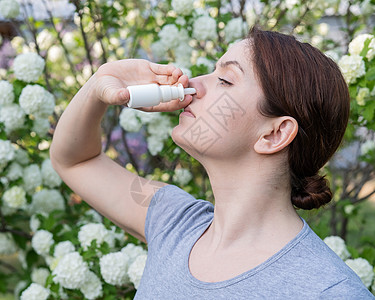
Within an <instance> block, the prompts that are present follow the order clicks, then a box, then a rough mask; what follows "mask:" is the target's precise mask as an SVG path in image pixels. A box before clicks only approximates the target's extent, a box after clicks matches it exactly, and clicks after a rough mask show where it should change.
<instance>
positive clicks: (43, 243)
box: [31, 229, 53, 255]
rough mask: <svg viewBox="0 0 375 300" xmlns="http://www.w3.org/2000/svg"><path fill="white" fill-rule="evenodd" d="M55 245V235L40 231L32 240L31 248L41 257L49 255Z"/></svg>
mask: <svg viewBox="0 0 375 300" xmlns="http://www.w3.org/2000/svg"><path fill="white" fill-rule="evenodd" d="M52 245H53V235H52V233H51V232H49V231H47V230H43V229H42V230H38V231H37V232H36V233H35V234H34V236H33V237H32V239H31V246H32V247H33V249H34V250H35V252H36V253H38V254H39V255H47V254H48V253H49V249H50V248H51V246H52Z"/></svg>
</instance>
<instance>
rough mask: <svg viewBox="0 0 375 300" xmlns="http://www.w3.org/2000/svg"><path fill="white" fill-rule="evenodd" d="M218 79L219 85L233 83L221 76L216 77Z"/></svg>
mask: <svg viewBox="0 0 375 300" xmlns="http://www.w3.org/2000/svg"><path fill="white" fill-rule="evenodd" d="M218 79H219V81H220V85H224V86H231V85H233V83H231V82H229V81H227V80H225V79H223V78H220V77H218Z"/></svg>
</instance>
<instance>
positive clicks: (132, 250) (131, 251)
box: [121, 243, 147, 264]
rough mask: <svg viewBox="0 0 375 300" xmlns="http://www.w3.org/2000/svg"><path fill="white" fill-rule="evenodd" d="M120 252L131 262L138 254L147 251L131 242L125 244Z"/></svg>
mask: <svg viewBox="0 0 375 300" xmlns="http://www.w3.org/2000/svg"><path fill="white" fill-rule="evenodd" d="M121 252H122V253H125V254H127V255H128V256H129V263H130V264H132V263H133V262H134V261H135V259H136V258H137V257H138V256H139V255H143V254H146V255H147V251H146V250H145V249H143V248H142V247H141V246H137V245H134V244H133V243H129V244H127V245H126V246H125V247H124V248H122V249H121Z"/></svg>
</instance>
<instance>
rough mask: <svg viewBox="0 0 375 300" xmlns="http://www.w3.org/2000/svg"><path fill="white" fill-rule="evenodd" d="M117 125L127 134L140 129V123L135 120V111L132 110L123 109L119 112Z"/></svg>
mask: <svg viewBox="0 0 375 300" xmlns="http://www.w3.org/2000/svg"><path fill="white" fill-rule="evenodd" d="M119 123H120V126H121V127H122V128H124V129H125V130H126V131H129V132H137V131H139V130H140V129H141V127H142V123H141V122H140V121H139V120H138V118H137V113H136V110H135V109H132V108H124V109H123V110H122V111H121V113H120V116H119Z"/></svg>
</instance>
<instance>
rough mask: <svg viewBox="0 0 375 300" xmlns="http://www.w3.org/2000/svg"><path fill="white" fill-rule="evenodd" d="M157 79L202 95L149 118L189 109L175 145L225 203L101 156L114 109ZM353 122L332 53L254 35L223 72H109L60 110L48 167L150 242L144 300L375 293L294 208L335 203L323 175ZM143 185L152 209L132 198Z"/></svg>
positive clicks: (132, 66) (120, 66) (122, 64)
mask: <svg viewBox="0 0 375 300" xmlns="http://www.w3.org/2000/svg"><path fill="white" fill-rule="evenodd" d="M150 82H156V83H158V84H176V83H182V84H183V85H184V86H185V87H187V86H190V87H194V88H195V89H196V91H197V93H196V94H195V95H193V97H192V96H186V97H185V99H184V101H183V102H179V101H178V100H176V101H172V102H169V103H162V104H159V105H158V106H155V107H151V108H141V110H144V111H173V110H178V109H181V108H185V110H187V111H190V113H191V114H190V113H183V114H181V115H180V119H179V124H178V125H177V126H176V127H175V128H174V129H173V131H172V138H173V140H174V141H175V143H176V144H178V145H179V146H180V147H182V148H183V149H184V150H185V151H186V152H188V153H189V154H191V155H192V156H193V157H195V158H196V159H197V160H198V161H200V162H201V163H202V165H203V166H204V167H205V169H206V170H207V173H208V176H209V179H210V182H211V186H212V190H213V194H214V199H215V206H213V205H212V204H211V203H210V202H208V201H204V200H202V199H195V198H194V197H192V196H191V195H190V194H188V193H187V192H185V191H183V190H182V189H180V188H179V187H177V186H175V185H167V184H165V183H162V182H157V181H151V182H148V181H147V180H145V179H143V178H140V177H138V176H136V175H135V174H133V173H131V172H129V171H127V170H125V169H124V168H122V167H121V166H119V165H118V164H116V163H115V162H113V161H112V160H111V159H109V158H108V157H106V155H105V154H103V152H102V151H101V134H100V121H101V118H102V117H103V115H104V113H105V110H106V108H107V106H108V105H112V104H115V105H126V103H127V102H128V101H129V92H128V90H127V89H126V87H127V86H128V85H134V84H146V83H150ZM348 116H349V95H348V90H347V86H346V84H345V81H344V79H343V77H342V75H341V73H340V71H339V69H338V67H337V65H336V64H335V63H334V62H333V61H332V60H331V59H329V58H327V57H326V56H324V55H323V54H322V53H321V52H320V51H318V50H317V49H315V48H313V47H312V46H310V45H309V44H302V43H300V42H298V41H296V40H295V39H294V38H293V37H290V36H286V35H283V34H280V33H276V32H267V31H261V30H258V29H252V30H251V32H250V33H249V36H248V37H247V38H246V39H244V40H242V41H241V42H238V43H236V44H235V45H234V46H232V47H231V48H230V49H229V51H228V52H226V53H225V54H224V55H223V56H222V57H221V58H220V60H219V61H218V62H217V64H216V69H215V71H214V72H213V73H211V74H207V75H204V76H200V77H196V78H193V79H191V80H189V79H188V78H187V77H186V75H182V72H181V70H180V69H177V68H175V67H173V66H166V65H157V64H154V63H151V62H148V61H145V60H122V61H117V62H112V63H109V64H105V65H103V66H101V67H100V68H99V70H98V71H97V72H96V73H95V74H94V75H93V76H92V77H91V78H90V80H89V81H88V82H87V83H86V84H85V85H84V86H83V87H82V89H81V90H80V91H79V92H78V93H77V95H76V96H75V97H74V98H73V100H72V101H71V103H70V104H69V106H68V107H67V109H66V110H65V112H64V113H63V115H62V117H61V119H60V121H59V124H58V126H57V128H56V131H55V135H54V140H53V143H52V146H51V160H52V162H53V166H54V168H55V169H56V170H57V172H58V173H59V174H60V175H61V177H62V178H63V180H64V181H65V182H66V183H67V184H68V185H69V186H70V187H71V188H72V189H73V190H74V191H76V192H77V193H78V194H80V195H81V196H82V197H83V199H85V201H86V202H88V203H89V204H90V205H91V206H93V207H94V208H95V209H96V210H98V211H99V212H100V213H101V214H102V215H104V216H106V217H108V218H109V219H111V220H112V221H113V222H114V223H116V224H117V225H118V226H120V227H121V228H123V229H124V230H125V231H127V232H128V233H130V234H132V235H134V236H135V237H137V238H138V239H140V240H142V241H143V242H146V243H147V244H148V250H149V252H148V258H147V263H146V267H145V270H144V274H143V277H142V280H141V283H140V286H139V288H138V290H137V294H136V297H135V298H136V299H201V298H202V299H249V298H251V299H257V298H262V299H317V298H323V299H332V298H335V297H338V298H340V299H373V297H372V295H371V294H370V293H369V291H368V290H367V289H366V288H365V286H364V285H363V284H362V283H361V281H360V279H359V277H358V276H357V275H356V274H355V273H354V272H353V271H351V269H350V268H349V267H347V266H346V264H345V263H344V262H343V261H342V260H341V259H340V258H339V257H338V256H337V255H336V254H335V253H334V252H333V251H331V250H330V249H329V248H328V247H327V246H326V245H325V244H324V242H323V241H322V240H321V239H320V238H319V237H318V236H317V235H316V234H315V233H314V232H313V231H312V230H311V229H310V228H309V226H308V225H307V223H306V222H305V221H304V220H303V219H302V218H300V217H299V216H298V214H297V213H296V210H295V207H299V208H303V209H312V208H317V207H319V206H321V205H323V204H326V203H328V202H329V201H330V200H331V197H332V195H331V192H330V189H329V187H328V186H327V182H326V180H325V179H324V177H321V176H320V175H318V171H319V169H320V168H322V167H323V165H324V164H325V163H326V162H327V161H328V159H329V158H330V157H331V156H332V154H333V153H334V152H335V151H336V149H337V147H338V146H339V144H340V142H341V140H342V137H343V134H344V131H345V128H346V124H347V121H348ZM138 181H140V184H141V186H142V193H143V195H146V196H148V201H146V202H147V203H145V202H142V201H140V200H139V198H136V197H134V195H133V194H134V193H132V192H134V191H135V190H134V189H135V187H136V186H137V183H138ZM155 187H159V189H158V190H157V191H156V192H155Z"/></svg>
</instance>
